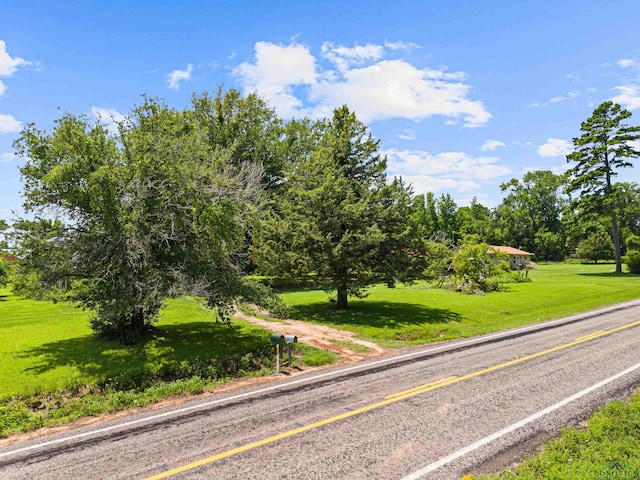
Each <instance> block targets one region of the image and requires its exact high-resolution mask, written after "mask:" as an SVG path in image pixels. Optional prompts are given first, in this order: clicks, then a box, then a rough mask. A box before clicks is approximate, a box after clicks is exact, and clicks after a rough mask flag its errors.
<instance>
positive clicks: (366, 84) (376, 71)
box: [234, 42, 491, 127]
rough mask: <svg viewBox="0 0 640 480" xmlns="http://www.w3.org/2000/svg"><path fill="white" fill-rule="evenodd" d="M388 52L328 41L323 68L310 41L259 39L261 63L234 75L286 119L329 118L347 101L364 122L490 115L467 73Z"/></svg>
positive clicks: (473, 119) (473, 121) (468, 121)
mask: <svg viewBox="0 0 640 480" xmlns="http://www.w3.org/2000/svg"><path fill="white" fill-rule="evenodd" d="M384 53H385V50H384V47H382V46H379V45H371V44H367V45H364V46H358V45H356V46H355V47H353V48H348V47H344V46H340V45H334V44H332V43H325V44H323V46H322V58H324V59H327V60H329V62H330V65H329V66H328V68H327V69H325V70H322V69H321V68H320V67H319V65H318V59H316V57H314V55H313V54H312V53H311V52H310V51H309V48H308V47H306V46H304V45H299V44H296V43H292V44H290V45H287V46H285V45H275V44H272V43H268V42H258V43H257V44H256V46H255V60H254V61H253V62H245V63H242V64H241V65H239V66H238V67H237V68H236V69H235V70H234V73H235V74H236V75H237V76H238V77H239V80H240V82H241V84H242V85H243V86H244V88H245V90H246V91H258V93H259V94H260V95H262V96H263V97H265V98H266V99H267V100H268V101H269V102H270V103H271V104H272V105H274V107H275V108H276V110H277V111H278V113H279V114H280V115H281V116H283V117H292V116H305V115H308V116H312V117H324V116H329V115H330V113H331V111H332V110H333V109H334V108H336V107H339V106H340V105H343V104H347V105H348V106H349V108H351V109H352V110H354V111H355V112H356V113H357V115H358V117H359V118H360V119H361V120H362V121H364V122H370V121H374V120H383V119H389V118H408V119H412V120H415V121H419V120H422V119H424V118H428V117H431V116H435V115H441V116H445V117H450V118H455V119H460V120H462V121H463V122H464V126H465V127H479V126H482V125H484V124H485V123H487V122H488V121H489V119H490V118H491V114H490V113H489V112H488V110H487V109H486V107H485V106H484V104H483V103H482V102H480V101H477V100H471V99H470V98H469V93H470V91H471V87H470V86H469V85H468V84H466V83H464V81H465V79H466V78H465V74H464V73H463V72H447V71H446V70H445V69H440V70H434V69H430V68H424V69H420V68H418V67H416V66H414V65H412V64H410V63H408V62H406V61H403V60H384V59H382V56H383V55H384Z"/></svg>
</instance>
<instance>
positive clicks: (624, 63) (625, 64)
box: [618, 58, 640, 68]
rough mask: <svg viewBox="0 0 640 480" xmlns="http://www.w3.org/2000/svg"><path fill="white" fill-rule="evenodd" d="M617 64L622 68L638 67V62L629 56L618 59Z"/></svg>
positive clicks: (639, 65)
mask: <svg viewBox="0 0 640 480" xmlns="http://www.w3.org/2000/svg"><path fill="white" fill-rule="evenodd" d="M618 66H620V67H622V68H639V67H640V63H638V62H636V61H635V60H633V59H631V58H623V59H621V60H619V61H618Z"/></svg>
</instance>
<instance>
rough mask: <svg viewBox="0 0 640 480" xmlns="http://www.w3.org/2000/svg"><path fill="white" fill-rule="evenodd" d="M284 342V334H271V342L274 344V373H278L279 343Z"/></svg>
mask: <svg viewBox="0 0 640 480" xmlns="http://www.w3.org/2000/svg"><path fill="white" fill-rule="evenodd" d="M282 342H284V335H280V334H279V333H272V334H271V343H275V345H276V373H280V344H281V343H282Z"/></svg>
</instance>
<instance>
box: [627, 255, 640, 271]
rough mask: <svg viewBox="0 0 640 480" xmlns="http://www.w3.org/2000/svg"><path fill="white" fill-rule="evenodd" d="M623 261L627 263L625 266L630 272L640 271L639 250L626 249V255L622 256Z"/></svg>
mask: <svg viewBox="0 0 640 480" xmlns="http://www.w3.org/2000/svg"><path fill="white" fill-rule="evenodd" d="M624 263H626V264H627V268H628V269H629V271H630V272H631V273H640V251H638V250H630V251H628V252H627V256H626V257H624Z"/></svg>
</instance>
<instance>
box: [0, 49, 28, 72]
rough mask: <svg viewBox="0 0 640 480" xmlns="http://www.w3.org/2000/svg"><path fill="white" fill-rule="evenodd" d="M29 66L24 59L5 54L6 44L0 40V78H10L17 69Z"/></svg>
mask: <svg viewBox="0 0 640 480" xmlns="http://www.w3.org/2000/svg"><path fill="white" fill-rule="evenodd" d="M27 65H30V62H28V61H26V60H25V59H24V58H19V57H13V58H12V57H11V55H9V53H8V52H7V44H6V43H5V42H4V40H0V77H10V76H11V75H13V74H14V73H15V72H16V70H18V67H23V66H27Z"/></svg>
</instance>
